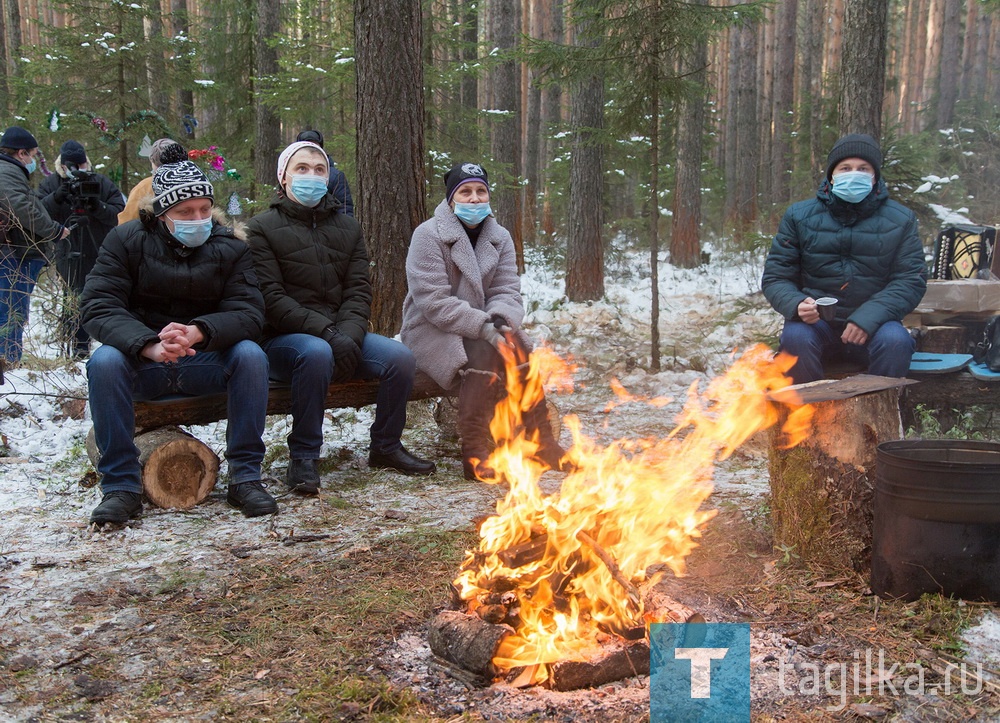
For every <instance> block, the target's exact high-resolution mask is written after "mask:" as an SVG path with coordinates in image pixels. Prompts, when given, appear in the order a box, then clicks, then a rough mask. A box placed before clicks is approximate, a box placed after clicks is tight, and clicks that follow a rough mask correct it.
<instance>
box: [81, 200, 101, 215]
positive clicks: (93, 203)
mask: <svg viewBox="0 0 1000 723" xmlns="http://www.w3.org/2000/svg"><path fill="white" fill-rule="evenodd" d="M83 207H84V208H85V209H87V210H88V211H89V212H90V213H96V212H97V211H98V210H99V209H100V208H101V199H99V198H93V197H91V198H88V199H87V200H85V201H84V202H83Z"/></svg>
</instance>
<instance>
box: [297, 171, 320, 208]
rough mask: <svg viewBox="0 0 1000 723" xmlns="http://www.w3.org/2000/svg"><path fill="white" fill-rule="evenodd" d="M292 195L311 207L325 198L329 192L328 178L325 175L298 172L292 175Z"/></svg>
mask: <svg viewBox="0 0 1000 723" xmlns="http://www.w3.org/2000/svg"><path fill="white" fill-rule="evenodd" d="M291 191H292V195H293V196H295V199H294V200H296V201H298V202H299V203H301V204H302V205H303V206H308V207H309V208H312V207H314V206H315V205H316V204H318V203H319V202H320V201H322V200H323V196H325V195H326V192H327V180H326V179H325V178H323V176H313V175H307V174H301V173H300V174H297V175H294V176H292V183H291Z"/></svg>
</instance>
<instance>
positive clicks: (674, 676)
mask: <svg viewBox="0 0 1000 723" xmlns="http://www.w3.org/2000/svg"><path fill="white" fill-rule="evenodd" d="M649 641H650V678H649V719H650V721H651V723H667V722H668V721H669V723H680V722H684V723H687V722H688V721H692V722H693V721H705V723H709V722H711V723H737V722H739V723H742V722H743V721H749V720H750V625H749V624H747V623H655V624H653V625H651V626H650V630H649Z"/></svg>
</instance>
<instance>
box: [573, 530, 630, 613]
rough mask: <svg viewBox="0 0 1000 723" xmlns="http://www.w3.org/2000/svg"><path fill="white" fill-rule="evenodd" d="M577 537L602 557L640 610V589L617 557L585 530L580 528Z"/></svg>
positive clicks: (609, 570)
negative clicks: (630, 580) (622, 568)
mask: <svg viewBox="0 0 1000 723" xmlns="http://www.w3.org/2000/svg"><path fill="white" fill-rule="evenodd" d="M576 539H577V540H579V541H580V542H581V543H582V544H584V545H586V546H587V547H589V548H590V550H591V551H592V552H593V553H594V554H595V555H597V556H598V557H599V558H600V559H601V562H603V563H604V565H605V567H607V568H608V572H610V573H611V577H613V578H614V580H615V582H617V583H618V584H619V585H621V586H622V588H623V589H624V590H625V593H626V594H627V595H628V599H629V602H630V603H631V604H632V607H634V608H635V609H637V610H638V609H639V600H640V597H639V590H638V589H637V588H636V586H635V585H633V584H632V583H631V582H629V581H628V579H627V578H626V577H625V575H623V574H622V571H621V569H620V568H619V567H618V563H617V562H615V558H613V557H612V556H611V555H610V554H609V553H608V551H607V550H605V549H604V548H603V547H601V546H600V545H598V544H597V540H595V539H594V538H593V537H591V536H590V535H588V534H587V533H586V532H584V531H583V530H580V531H579V532H577V533H576Z"/></svg>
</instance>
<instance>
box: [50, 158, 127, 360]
mask: <svg viewBox="0 0 1000 723" xmlns="http://www.w3.org/2000/svg"><path fill="white" fill-rule="evenodd" d="M54 165H55V170H56V172H55V173H53V174H51V175H49V176H47V177H46V178H45V180H43V181H42V182H41V183H40V184H38V194H39V195H40V196H41V197H42V203H43V204H45V208H46V210H47V211H48V212H49V215H50V216H52V218H54V219H55V220H56V221H58V222H59V223H61V224H64V225H66V226H68V227H70V228H71V232H70V235H69V236H68V237H67V238H64V239H60V240H59V241H57V242H56V244H55V265H56V271H58V272H59V276H61V277H62V279H63V281H64V282H65V283H66V293H65V295H64V296H63V309H62V312H61V314H60V322H61V325H62V328H63V330H64V335H65V340H66V342H67V344H68V352H69V353H68V356H72V357H74V358H76V359H86V358H87V356H88V355H89V354H90V335H88V334H87V332H86V330H84V328H83V326H82V325H81V324H80V311H79V296H80V292H81V291H83V282H84V281H85V280H86V278H87V274H89V273H90V270H91V269H92V268H94V262H95V261H97V252H98V250H99V249H100V248H101V244H102V243H103V242H104V237H105V236H107V235H108V231H110V230H111V229H113V228H114V227H115V226H117V225H118V214H119V212H121V210H122V209H123V208H125V197H124V196H123V195H122V192H121V191H120V190H118V186H116V185H115V184H114V181H112V180H111V179H110V178H108V177H107V176H105V175H102V174H100V173H94V172H93V170H92V168H91V164H90V159H89V158H87V152H86V150H85V149H84V147H83V146H82V145H80V144H79V143H77V142H76V141H73V140H69V141H66V142H65V143H63V144H62V147H61V148H60V149H59V156H58V157H57V158H56V162H55V164H54Z"/></svg>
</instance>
